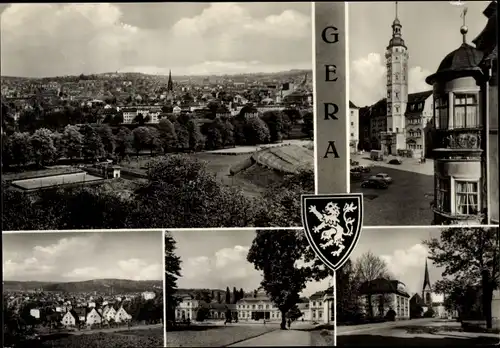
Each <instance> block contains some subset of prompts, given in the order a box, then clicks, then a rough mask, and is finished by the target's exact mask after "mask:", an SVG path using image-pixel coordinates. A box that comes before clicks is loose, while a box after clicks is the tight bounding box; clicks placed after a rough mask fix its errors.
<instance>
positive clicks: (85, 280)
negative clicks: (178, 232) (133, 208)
mask: <svg viewBox="0 0 500 348" xmlns="http://www.w3.org/2000/svg"><path fill="white" fill-rule="evenodd" d="M162 238H163V234H162V232H161V231H159V232H147V231H140V232H114V233H97V232H96V233H94V232H79V233H70V232H68V233H64V234H62V233H23V234H5V233H4V234H3V235H2V251H3V285H2V288H3V318H4V330H3V334H4V339H3V341H4V346H5V347H75V348H76V347H104V346H106V347H110V346H112V347H131V346H134V347H160V346H162V345H163V343H164V327H163V307H164V306H163V280H162V268H163V266H162V265H163V262H162V250H161V247H159V246H160V245H161V241H162Z"/></svg>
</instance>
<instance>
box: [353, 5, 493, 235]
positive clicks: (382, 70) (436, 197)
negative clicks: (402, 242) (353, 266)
mask: <svg viewBox="0 0 500 348" xmlns="http://www.w3.org/2000/svg"><path fill="white" fill-rule="evenodd" d="M423 18H425V25H423V23H422V19H423ZM496 21H497V3H496V2H488V1H486V2H485V1H452V2H448V1H441V2H353V3H349V10H348V22H349V26H348V27H349V32H348V35H349V42H350V43H351V44H350V45H349V67H350V69H349V79H348V82H349V91H350V94H349V99H350V114H351V121H350V122H351V124H350V137H351V141H350V144H351V145H352V146H351V148H350V153H351V160H350V182H351V185H350V189H351V192H356V193H363V195H364V203H365V207H364V211H365V215H364V223H365V225H367V226H403V225H411V226H429V225H490V224H491V225H497V224H498V211H499V207H498V186H499V183H498V89H497V88H498V87H497V65H498V61H497V31H496V27H497V24H496Z"/></svg>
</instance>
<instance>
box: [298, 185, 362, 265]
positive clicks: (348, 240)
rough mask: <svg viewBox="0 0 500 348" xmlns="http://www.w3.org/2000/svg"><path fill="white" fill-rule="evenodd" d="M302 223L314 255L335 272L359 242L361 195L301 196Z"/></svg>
mask: <svg viewBox="0 0 500 348" xmlns="http://www.w3.org/2000/svg"><path fill="white" fill-rule="evenodd" d="M302 224H303V226H304V230H305V234H306V237H307V240H308V241H309V244H310V245H311V247H312V248H313V250H314V252H315V253H316V255H317V256H318V257H319V258H320V260H321V261H323V262H324V263H325V264H326V265H327V266H328V267H329V268H331V269H332V270H333V271H336V270H337V269H339V268H340V267H342V265H343V264H344V263H345V262H346V261H347V259H348V258H349V255H350V254H351V252H352V251H353V250H354V247H355V246H356V244H357V242H358V239H359V235H360V233H361V226H362V225H363V194H362V193H347V194H331V195H302Z"/></svg>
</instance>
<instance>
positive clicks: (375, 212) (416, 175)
mask: <svg viewBox="0 0 500 348" xmlns="http://www.w3.org/2000/svg"><path fill="white" fill-rule="evenodd" d="M367 156H368V154H364V155H352V156H351V159H353V160H355V161H358V162H359V163H360V165H370V166H372V168H371V171H370V172H369V173H364V174H363V180H364V179H367V178H368V177H369V176H371V175H376V174H378V173H386V174H388V175H389V176H390V177H391V178H392V179H393V182H392V184H390V185H389V187H388V188H387V189H374V188H362V187H361V181H359V182H354V181H351V192H353V193H363V195H364V202H363V205H364V206H363V224H364V225H366V226H381V225H384V226H394V225H396V226H411V225H419V226H421V225H423V226H428V225H430V224H431V222H432V220H433V213H432V209H431V207H430V203H431V202H432V200H433V195H434V176H433V174H434V171H433V163H432V161H431V160H428V161H427V162H426V163H423V164H418V162H417V160H416V159H403V163H402V164H400V165H392V164H388V163H387V162H388V159H385V160H384V161H380V162H374V161H372V160H370V159H367Z"/></svg>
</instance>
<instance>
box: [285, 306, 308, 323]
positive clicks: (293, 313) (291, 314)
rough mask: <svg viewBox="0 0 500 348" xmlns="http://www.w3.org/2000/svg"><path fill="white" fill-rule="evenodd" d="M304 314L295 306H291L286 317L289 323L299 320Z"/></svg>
mask: <svg viewBox="0 0 500 348" xmlns="http://www.w3.org/2000/svg"><path fill="white" fill-rule="evenodd" d="M303 315H304V313H302V312H301V311H300V309H299V307H298V306H297V305H295V306H293V308H291V309H290V310H289V311H288V312H287V313H286V317H287V318H288V319H290V320H291V321H295V320H297V319H299V318H300V317H301V316H303Z"/></svg>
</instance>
